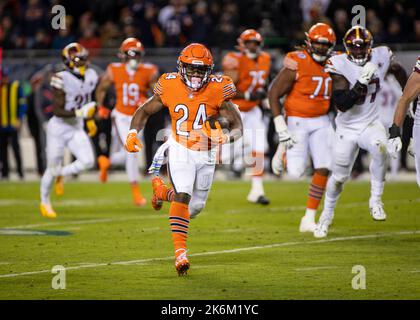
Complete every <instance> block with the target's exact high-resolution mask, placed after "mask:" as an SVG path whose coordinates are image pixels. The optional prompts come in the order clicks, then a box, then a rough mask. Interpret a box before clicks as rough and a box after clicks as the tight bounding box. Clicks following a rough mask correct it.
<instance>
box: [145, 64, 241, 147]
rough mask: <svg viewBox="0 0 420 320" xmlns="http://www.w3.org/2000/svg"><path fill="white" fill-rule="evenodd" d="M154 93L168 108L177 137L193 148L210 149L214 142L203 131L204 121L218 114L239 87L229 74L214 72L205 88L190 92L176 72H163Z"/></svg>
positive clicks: (186, 145) (179, 141)
mask: <svg viewBox="0 0 420 320" xmlns="http://www.w3.org/2000/svg"><path fill="white" fill-rule="evenodd" d="M153 92H154V94H155V95H157V96H159V97H160V99H161V100H162V103H163V104H164V105H165V106H166V107H167V108H168V109H169V114H170V116H171V122H172V136H173V137H174V139H175V140H176V141H177V142H178V143H180V144H182V145H183V146H185V147H187V148H189V149H192V150H208V149H209V146H210V145H211V144H210V141H209V139H208V138H207V137H206V136H205V135H204V134H203V133H202V130H201V129H202V127H203V123H204V121H206V119H207V118H208V117H211V116H214V115H217V114H219V109H220V107H221V105H222V103H223V102H224V101H227V100H230V99H232V98H233V97H234V96H235V95H236V88H235V85H234V84H233V82H232V79H231V78H230V77H226V76H219V77H218V76H214V75H211V76H210V79H209V82H208V83H207V84H206V85H205V86H204V87H203V88H201V89H200V90H198V91H191V90H190V89H189V88H188V87H187V86H186V85H185V84H184V82H183V81H182V80H181V76H180V75H179V73H175V72H174V73H164V74H163V75H161V76H160V78H159V80H158V82H157V83H156V85H155V87H154V89H153Z"/></svg>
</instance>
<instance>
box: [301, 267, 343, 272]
mask: <svg viewBox="0 0 420 320" xmlns="http://www.w3.org/2000/svg"><path fill="white" fill-rule="evenodd" d="M337 268H338V267H337V266H321V267H307V268H297V269H295V271H314V270H327V269H337Z"/></svg>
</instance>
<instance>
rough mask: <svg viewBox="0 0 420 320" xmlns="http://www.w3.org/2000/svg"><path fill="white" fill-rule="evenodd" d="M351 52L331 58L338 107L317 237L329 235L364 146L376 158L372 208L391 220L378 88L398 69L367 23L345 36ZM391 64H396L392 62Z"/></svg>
mask: <svg viewBox="0 0 420 320" xmlns="http://www.w3.org/2000/svg"><path fill="white" fill-rule="evenodd" d="M343 42H344V46H345V49H346V53H343V54H340V55H336V56H333V57H331V58H330V59H329V60H328V61H327V64H326V71H328V72H329V73H330V75H331V78H332V102H333V105H334V106H335V107H336V108H337V109H338V114H337V117H336V119H335V122H336V131H335V136H334V140H333V159H334V160H333V167H332V175H331V176H330V177H329V179H328V182H327V189H326V194H325V201H324V208H323V211H322V214H321V216H320V219H319V222H318V224H317V226H316V228H315V231H314V236H315V237H317V238H323V237H326V236H327V233H328V227H329V225H330V224H331V222H332V219H333V216H334V208H335V205H336V202H337V200H338V198H339V196H340V193H341V191H342V189H343V184H344V183H345V182H346V180H347V179H348V178H349V176H350V173H351V169H352V167H353V164H354V161H355V159H356V157H357V154H358V151H359V148H363V149H365V150H367V151H368V152H369V153H370V154H371V157H372V160H371V163H370V166H369V171H370V173H371V196H370V199H369V209H370V213H371V215H372V218H373V219H374V220H377V221H383V220H385V219H386V214H385V211H384V209H383V204H382V201H381V198H382V193H383V189H384V181H385V173H386V160H387V151H386V144H387V134H386V130H385V128H384V126H383V125H382V123H381V122H380V120H379V114H378V101H377V93H378V91H379V88H380V84H381V83H382V81H383V80H384V78H385V75H386V73H387V71H388V70H390V71H391V70H394V69H395V70H399V69H401V66H400V65H399V64H396V63H393V62H391V61H392V58H393V54H392V52H391V50H390V49H389V48H388V47H385V46H380V47H377V48H373V49H372V44H373V38H372V35H371V34H370V32H369V31H368V30H367V29H366V28H364V27H362V26H354V27H352V28H351V29H349V30H348V31H347V32H346V34H345V36H344V39H343ZM391 64H392V65H391Z"/></svg>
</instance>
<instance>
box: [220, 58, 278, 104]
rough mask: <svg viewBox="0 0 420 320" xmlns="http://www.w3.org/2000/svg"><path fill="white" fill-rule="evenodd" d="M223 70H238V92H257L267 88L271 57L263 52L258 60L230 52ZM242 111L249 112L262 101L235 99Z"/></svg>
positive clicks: (225, 59) (223, 63)
mask: <svg viewBox="0 0 420 320" xmlns="http://www.w3.org/2000/svg"><path fill="white" fill-rule="evenodd" d="M222 65H223V70H225V71H226V70H236V71H237V72H238V74H239V80H238V82H237V83H235V85H236V88H237V89H238V91H241V92H245V91H249V92H255V91H256V90H257V89H258V88H261V87H265V85H266V83H267V79H268V76H269V74H270V66H271V57H270V55H269V54H268V53H267V52H264V51H262V52H261V53H260V54H259V56H258V58H257V59H250V58H248V57H247V56H246V55H245V54H243V53H240V52H229V53H228V54H226V56H225V57H224V58H223V62H222ZM233 102H234V103H236V104H237V105H238V106H239V109H240V110H241V111H249V110H251V109H252V108H254V107H255V106H257V105H258V104H259V103H260V102H261V101H248V100H245V99H233Z"/></svg>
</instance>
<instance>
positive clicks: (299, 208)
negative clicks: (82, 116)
mask: <svg viewBox="0 0 420 320" xmlns="http://www.w3.org/2000/svg"><path fill="white" fill-rule="evenodd" d="M409 203H420V198H415V199H400V200H397V199H395V200H388V201H386V202H385V206H386V205H392V204H409ZM364 205H366V206H367V205H368V203H367V201H365V202H350V203H343V204H340V208H355V207H359V206H364ZM305 209H306V207H305V206H284V207H260V208H258V207H252V208H243V209H233V210H226V211H225V213H230V214H236V213H242V212H249V211H257V210H264V211H271V212H273V211H275V212H277V211H302V210H305ZM163 218H166V215H165V214H163V215H162V214H159V213H156V215H154V214H148V215H143V214H142V213H141V212H139V215H138V216H126V217H117V218H103V219H90V220H89V219H87V220H70V221H57V222H45V223H36V224H24V225H18V226H5V227H1V226H0V228H2V229H30V228H38V227H50V226H51V227H53V226H65V225H83V224H96V223H109V222H118V221H129V220H143V219H144V220H148V219H163ZM225 232H229V231H225ZM231 232H234V231H233V230H231Z"/></svg>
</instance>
